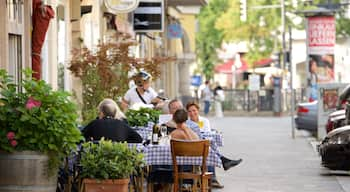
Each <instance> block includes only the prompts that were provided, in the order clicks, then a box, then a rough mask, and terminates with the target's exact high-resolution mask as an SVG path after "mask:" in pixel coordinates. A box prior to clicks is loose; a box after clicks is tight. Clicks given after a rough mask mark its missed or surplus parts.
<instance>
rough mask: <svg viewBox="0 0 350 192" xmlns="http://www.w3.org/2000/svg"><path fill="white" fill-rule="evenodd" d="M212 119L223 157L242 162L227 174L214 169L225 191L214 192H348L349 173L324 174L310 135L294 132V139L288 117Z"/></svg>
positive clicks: (324, 170) (349, 189) (328, 172)
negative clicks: (221, 139) (221, 140)
mask: <svg viewBox="0 0 350 192" xmlns="http://www.w3.org/2000/svg"><path fill="white" fill-rule="evenodd" d="M209 119H210V122H211V124H212V128H217V129H218V130H220V131H222V132H223V133H224V147H222V148H221V151H222V153H223V154H224V155H225V156H226V157H229V158H232V159H237V158H242V159H243V162H242V163H241V164H240V165H238V166H237V167H233V168H231V169H230V170H228V171H224V170H223V169H222V168H217V169H216V170H217V177H218V180H219V181H220V182H221V183H222V184H223V185H224V186H225V187H224V188H223V189H216V190H214V191H215V192H226V191H227V192H232V191H237V192H297V191H302V192H344V191H350V186H349V183H350V175H349V174H348V172H335V171H329V170H327V169H325V168H323V167H322V166H321V165H320V157H319V156H318V154H317V153H316V151H315V149H314V147H313V145H311V144H310V138H309V137H308V136H307V134H305V133H304V132H299V131H296V138H295V139H292V137H291V119H290V117H225V118H221V119H218V118H214V117H210V118H209ZM314 143H315V142H314Z"/></svg>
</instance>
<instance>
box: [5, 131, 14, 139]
mask: <svg viewBox="0 0 350 192" xmlns="http://www.w3.org/2000/svg"><path fill="white" fill-rule="evenodd" d="M6 137H7V139H8V140H13V139H15V133H14V132H12V131H10V132H8V133H7V134H6Z"/></svg>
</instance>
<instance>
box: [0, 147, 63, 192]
mask: <svg viewBox="0 0 350 192" xmlns="http://www.w3.org/2000/svg"><path fill="white" fill-rule="evenodd" d="M48 160H49V157H48V156H47V155H44V154H42V153H39V152H35V151H22V152H14V153H6V152H0V170H1V171H0V192H3V191H6V192H12V191H13V192H56V186H57V174H54V175H51V176H49V174H48V169H47V166H48Z"/></svg>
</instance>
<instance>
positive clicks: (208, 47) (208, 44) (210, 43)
mask: <svg viewBox="0 0 350 192" xmlns="http://www.w3.org/2000/svg"><path fill="white" fill-rule="evenodd" d="M227 7H228V0H211V1H209V4H208V5H207V6H205V7H203V8H202V9H201V12H200V13H199V15H198V21H199V31H198V33H197V34H196V52H197V55H198V58H199V63H200V69H201V72H202V73H203V74H204V76H205V78H206V79H207V80H208V79H211V78H212V77H213V71H214V70H213V69H214V66H215V64H216V63H217V62H218V58H217V54H216V51H215V50H216V49H217V48H218V47H220V46H221V42H222V38H223V33H222V32H221V30H218V29H216V28H215V23H216V20H217V18H218V17H219V16H220V15H221V14H222V13H223V12H225V11H226V9H227Z"/></svg>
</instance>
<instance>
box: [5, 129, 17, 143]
mask: <svg viewBox="0 0 350 192" xmlns="http://www.w3.org/2000/svg"><path fill="white" fill-rule="evenodd" d="M15 136H16V135H15V133H14V132H12V131H10V132H8V133H7V134H6V137H7V139H8V140H9V142H10V144H11V146H12V147H16V146H17V141H16V140H15Z"/></svg>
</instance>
